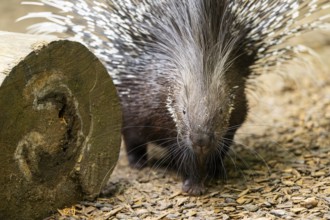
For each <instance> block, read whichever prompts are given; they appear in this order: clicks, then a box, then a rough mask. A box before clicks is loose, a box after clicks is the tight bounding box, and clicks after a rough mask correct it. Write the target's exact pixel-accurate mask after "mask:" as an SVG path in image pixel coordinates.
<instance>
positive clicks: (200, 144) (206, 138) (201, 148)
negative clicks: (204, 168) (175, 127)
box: [189, 132, 215, 156]
mask: <svg viewBox="0 0 330 220" xmlns="http://www.w3.org/2000/svg"><path fill="white" fill-rule="evenodd" d="M189 138H190V140H191V144H192V148H193V151H194V152H195V153H196V154H197V155H201V156H202V155H206V154H208V153H209V152H210V151H211V150H212V149H213V147H212V146H213V145H214V141H215V140H214V134H213V133H203V132H198V133H197V132H196V133H191V134H190V135H189Z"/></svg>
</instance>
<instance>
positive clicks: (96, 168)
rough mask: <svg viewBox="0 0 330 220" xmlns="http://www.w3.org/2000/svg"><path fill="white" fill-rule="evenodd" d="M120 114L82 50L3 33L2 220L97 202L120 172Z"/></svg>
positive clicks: (101, 73)
mask: <svg viewBox="0 0 330 220" xmlns="http://www.w3.org/2000/svg"><path fill="white" fill-rule="evenodd" d="M120 127H121V109H120V104H119V99H118V96H117V93H116V90H115V87H114V85H113V83H112V80H111V78H110V76H109V75H108V74H107V72H106V69H105V67H104V66H103V65H102V64H101V63H100V61H99V60H98V59H97V58H96V57H95V56H94V55H93V54H92V53H91V52H90V51H89V50H88V49H87V48H86V47H84V46H83V45H81V44H80V43H77V42H72V41H67V40H59V39H57V38H55V37H51V36H34V35H25V34H16V33H8V32H0V150H1V153H0V219H40V218H43V217H45V216H48V215H49V214H51V213H52V212H53V211H56V209H57V208H62V207H64V206H69V205H71V204H74V203H76V202H77V201H79V200H83V199H94V198H95V197H97V195H98V194H99V192H100V190H101V188H102V187H103V185H104V184H105V183H106V182H107V181H108V179H109V175H110V174H111V172H112V170H113V168H114V167H115V165H116V162H117V159H118V154H119V149H120Z"/></svg>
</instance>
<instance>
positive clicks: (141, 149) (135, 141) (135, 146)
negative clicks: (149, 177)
mask: <svg viewBox="0 0 330 220" xmlns="http://www.w3.org/2000/svg"><path fill="white" fill-rule="evenodd" d="M123 136H124V141H125V147H126V153H127V158H128V162H129V165H130V166H131V167H133V168H136V169H142V168H144V167H146V166H147V161H148V155H147V143H146V142H145V141H144V140H143V139H141V138H140V137H139V135H138V133H137V132H136V131H134V130H124V131H123Z"/></svg>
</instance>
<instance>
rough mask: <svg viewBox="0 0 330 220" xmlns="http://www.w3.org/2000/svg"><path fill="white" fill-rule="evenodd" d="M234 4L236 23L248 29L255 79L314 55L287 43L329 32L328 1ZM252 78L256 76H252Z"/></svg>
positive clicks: (255, 0) (306, 0) (253, 1)
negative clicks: (305, 35) (320, 31)
mask: <svg viewBox="0 0 330 220" xmlns="http://www.w3.org/2000/svg"><path fill="white" fill-rule="evenodd" d="M236 2H239V4H234V5H235V7H234V8H233V11H234V13H235V14H236V15H237V18H238V20H237V22H239V23H241V24H244V26H246V27H247V28H248V29H249V33H248V35H247V37H246V41H245V42H246V44H245V45H244V46H245V48H247V49H246V50H247V53H248V54H253V56H254V57H255V63H254V65H252V66H251V69H252V71H253V73H254V76H256V75H260V74H264V72H267V71H268V70H274V69H275V68H277V67H278V66H281V65H282V64H287V63H288V62H289V61H291V60H292V59H294V58H297V57H298V56H299V55H300V54H302V53H308V54H312V53H313V52H312V51H311V50H310V49H309V48H307V47H305V46H303V45H290V44H287V42H288V40H289V39H291V38H292V37H295V36H297V35H300V34H303V33H305V32H308V31H312V30H316V29H323V30H330V23H329V20H330V19H329V18H330V14H329V11H330V2H329V0H312V1H311V0H302V1H296V0H287V1H282V0H274V1H260V0H252V1H242V0H238V1H236ZM252 77H253V75H252Z"/></svg>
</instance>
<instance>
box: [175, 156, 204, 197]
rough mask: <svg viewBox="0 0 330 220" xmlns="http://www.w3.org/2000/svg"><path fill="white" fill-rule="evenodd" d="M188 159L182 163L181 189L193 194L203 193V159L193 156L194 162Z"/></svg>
mask: <svg viewBox="0 0 330 220" xmlns="http://www.w3.org/2000/svg"><path fill="white" fill-rule="evenodd" d="M191 162H192V161H190V163H187V164H185V165H183V167H182V169H181V175H182V177H183V183H182V191H183V192H186V193H188V194H189V195H193V196H200V195H202V194H204V193H205V185H204V182H205V177H206V176H205V174H206V171H205V168H206V166H205V165H206V164H205V161H204V160H199V159H198V158H194V162H192V163H191Z"/></svg>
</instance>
